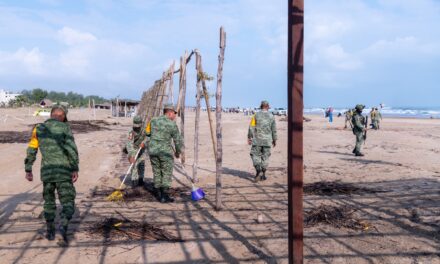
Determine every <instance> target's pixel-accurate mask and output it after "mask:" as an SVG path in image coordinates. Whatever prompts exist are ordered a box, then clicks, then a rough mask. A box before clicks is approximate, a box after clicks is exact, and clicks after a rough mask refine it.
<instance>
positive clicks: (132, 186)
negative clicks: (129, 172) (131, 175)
mask: <svg viewBox="0 0 440 264" xmlns="http://www.w3.org/2000/svg"><path fill="white" fill-rule="evenodd" d="M138 182H139V180H131V188H132V189H135V188H136V187H138Z"/></svg>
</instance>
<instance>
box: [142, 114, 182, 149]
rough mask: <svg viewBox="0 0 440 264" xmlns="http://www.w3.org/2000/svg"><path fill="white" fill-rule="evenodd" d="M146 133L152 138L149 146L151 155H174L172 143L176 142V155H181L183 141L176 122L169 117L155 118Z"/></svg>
mask: <svg viewBox="0 0 440 264" xmlns="http://www.w3.org/2000/svg"><path fill="white" fill-rule="evenodd" d="M146 133H147V136H148V137H150V142H149V144H148V153H149V154H150V155H173V154H174V151H173V148H172V146H171V144H172V141H174V146H175V150H176V153H178V154H180V152H181V149H182V139H181V137H180V132H179V128H178V127H177V124H176V122H174V121H172V120H170V119H168V117H166V116H164V115H162V116H159V117H155V118H153V119H152V120H151V121H150V123H148V125H147V128H146ZM171 140H172V141H171Z"/></svg>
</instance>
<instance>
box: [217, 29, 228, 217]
mask: <svg viewBox="0 0 440 264" xmlns="http://www.w3.org/2000/svg"><path fill="white" fill-rule="evenodd" d="M219 46H220V53H219V55H218V70H217V90H216V94H215V98H216V108H215V112H216V134H217V153H216V164H215V173H216V184H215V189H216V192H215V206H216V209H217V210H221V209H222V181H221V176H222V171H223V168H222V163H223V145H222V143H223V141H222V84H223V62H224V60H225V48H226V32H225V30H224V29H223V27H221V28H220V45H219Z"/></svg>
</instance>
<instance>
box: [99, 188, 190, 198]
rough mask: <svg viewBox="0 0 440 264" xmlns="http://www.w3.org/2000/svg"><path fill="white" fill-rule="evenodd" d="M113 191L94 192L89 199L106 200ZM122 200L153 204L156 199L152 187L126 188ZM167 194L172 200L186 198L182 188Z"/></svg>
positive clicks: (184, 190) (171, 190) (186, 194)
mask: <svg viewBox="0 0 440 264" xmlns="http://www.w3.org/2000/svg"><path fill="white" fill-rule="evenodd" d="M114 191H115V189H103V190H94V191H93V192H92V193H91V197H103V198H106V197H108V196H109V195H110V194H112V193H113V192H114ZM122 194H123V198H124V201H125V202H133V201H144V202H154V201H156V197H154V194H153V189H152V187H148V186H147V188H135V189H133V188H127V189H125V190H123V191H122ZM169 194H170V196H171V197H173V198H177V197H184V196H188V195H189V194H188V190H186V189H184V188H170V189H169Z"/></svg>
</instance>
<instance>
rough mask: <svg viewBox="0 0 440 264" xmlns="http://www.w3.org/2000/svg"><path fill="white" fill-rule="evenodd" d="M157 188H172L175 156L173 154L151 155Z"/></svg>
mask: <svg viewBox="0 0 440 264" xmlns="http://www.w3.org/2000/svg"><path fill="white" fill-rule="evenodd" d="M150 161H151V167H152V168H153V182H154V187H155V188H170V187H171V181H172V176H173V166H174V157H173V156H172V155H157V156H156V155H153V156H152V155H150Z"/></svg>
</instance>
